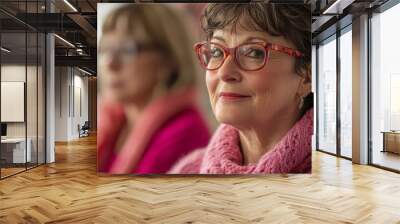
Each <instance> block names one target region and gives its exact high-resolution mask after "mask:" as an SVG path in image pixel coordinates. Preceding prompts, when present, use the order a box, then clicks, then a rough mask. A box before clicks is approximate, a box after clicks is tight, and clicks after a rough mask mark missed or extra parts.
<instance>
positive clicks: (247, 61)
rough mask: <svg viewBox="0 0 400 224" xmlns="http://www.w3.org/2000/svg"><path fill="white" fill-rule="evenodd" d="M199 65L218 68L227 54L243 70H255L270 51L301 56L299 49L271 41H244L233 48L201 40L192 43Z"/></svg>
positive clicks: (212, 68)
mask: <svg viewBox="0 0 400 224" xmlns="http://www.w3.org/2000/svg"><path fill="white" fill-rule="evenodd" d="M194 49H195V51H196V54H197V57H198V59H199V61H200V64H201V66H202V67H203V68H204V69H206V70H216V69H219V68H220V67H221V66H222V65H223V64H224V62H225V60H226V58H227V57H228V56H229V55H232V57H234V59H235V62H236V64H237V65H238V66H239V68H240V69H242V70H245V71H257V70H260V69H262V68H263V67H264V65H265V64H266V63H267V61H268V58H269V54H270V51H271V50H273V51H278V52H281V53H285V54H287V55H289V56H292V57H303V56H304V54H303V53H301V52H300V51H297V50H294V49H291V48H288V47H284V46H280V45H277V44H271V43H261V42H257V43H244V44H240V45H238V46H236V47H234V48H228V47H224V46H222V45H221V44H218V43H214V42H201V43H197V44H195V45H194Z"/></svg>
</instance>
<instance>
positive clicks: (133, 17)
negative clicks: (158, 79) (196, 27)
mask: <svg viewBox="0 0 400 224" xmlns="http://www.w3.org/2000/svg"><path fill="white" fill-rule="evenodd" d="M185 16H187V15H186V14H184V12H183V11H181V10H179V9H177V8H174V7H171V6H168V5H157V4H126V5H123V6H121V7H119V8H117V9H116V10H114V11H113V12H112V13H111V14H110V15H108V16H107V18H106V20H105V21H104V23H103V26H102V31H103V35H105V34H107V33H111V32H113V31H115V30H116V27H117V23H118V21H119V20H124V21H126V27H124V29H125V31H126V34H127V35H130V36H132V37H133V38H137V34H136V33H137V30H138V29H144V32H145V37H144V38H145V39H146V41H147V42H146V44H153V45H155V46H157V47H158V48H159V49H160V50H161V51H162V52H163V53H165V54H166V55H167V57H168V58H170V59H171V60H173V62H174V63H176V66H177V70H176V71H174V72H173V73H172V74H171V75H170V77H169V79H168V80H167V83H165V85H166V86H167V87H168V89H174V88H179V87H185V86H194V85H195V83H196V76H197V75H198V73H199V71H198V67H197V61H196V58H195V56H194V54H193V52H192V45H193V43H194V37H193V36H192V35H191V33H190V32H189V30H190V29H189V27H188V26H189V25H188V24H187V22H188V21H187V17H185ZM171 24H172V25H171ZM100 43H101V41H100Z"/></svg>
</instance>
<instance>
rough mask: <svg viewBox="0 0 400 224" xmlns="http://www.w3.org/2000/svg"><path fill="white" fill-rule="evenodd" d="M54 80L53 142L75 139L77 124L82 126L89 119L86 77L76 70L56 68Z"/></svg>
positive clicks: (76, 136)
mask: <svg viewBox="0 0 400 224" xmlns="http://www.w3.org/2000/svg"><path fill="white" fill-rule="evenodd" d="M55 79H56V82H55V86H56V91H55V129H56V131H55V140H56V141H70V140H73V139H77V138H79V133H78V124H79V125H83V124H84V122H85V121H87V120H88V117H89V115H88V114H89V113H88V104H89V103H88V77H87V76H84V73H82V72H80V71H79V70H78V69H76V68H72V67H56V77H55ZM79 95H80V97H79ZM79 101H81V102H79ZM80 105H81V107H82V108H81V110H82V112H81V113H80V110H79V106H80Z"/></svg>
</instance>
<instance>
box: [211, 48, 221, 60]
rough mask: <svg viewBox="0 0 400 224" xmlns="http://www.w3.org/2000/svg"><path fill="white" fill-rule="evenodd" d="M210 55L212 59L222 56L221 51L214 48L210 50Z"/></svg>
mask: <svg viewBox="0 0 400 224" xmlns="http://www.w3.org/2000/svg"><path fill="white" fill-rule="evenodd" d="M210 53H211V56H212V57H214V58H218V57H221V56H223V52H222V51H221V49H219V48H216V47H214V48H211V49H210Z"/></svg>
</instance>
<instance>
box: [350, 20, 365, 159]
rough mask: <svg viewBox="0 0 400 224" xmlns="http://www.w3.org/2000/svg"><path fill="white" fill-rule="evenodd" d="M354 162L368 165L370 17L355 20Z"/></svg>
mask: <svg viewBox="0 0 400 224" xmlns="http://www.w3.org/2000/svg"><path fill="white" fill-rule="evenodd" d="M352 28H353V41H352V42H353V59H352V60H353V80H352V81H353V93H352V94H353V105H352V106H353V116H352V117H353V120H352V122H353V124H352V125H353V130H352V132H353V141H352V145H353V153H352V156H353V162H354V163H358V164H367V163H368V15H361V16H360V17H358V18H356V19H354V20H353V27H352Z"/></svg>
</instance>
